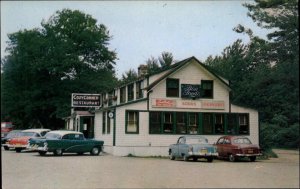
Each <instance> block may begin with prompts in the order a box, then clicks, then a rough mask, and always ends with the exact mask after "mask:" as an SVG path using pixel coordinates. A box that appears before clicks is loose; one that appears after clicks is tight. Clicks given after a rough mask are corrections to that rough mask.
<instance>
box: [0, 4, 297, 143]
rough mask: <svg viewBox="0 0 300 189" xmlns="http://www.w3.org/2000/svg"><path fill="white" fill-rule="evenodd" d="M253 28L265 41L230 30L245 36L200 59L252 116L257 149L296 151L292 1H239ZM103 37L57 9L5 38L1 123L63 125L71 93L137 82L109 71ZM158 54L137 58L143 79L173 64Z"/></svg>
mask: <svg viewBox="0 0 300 189" xmlns="http://www.w3.org/2000/svg"><path fill="white" fill-rule="evenodd" d="M244 6H245V7H246V8H247V9H248V16H250V17H251V18H252V19H253V21H254V22H256V23H257V24H258V26H260V27H262V28H267V29H270V30H269V31H270V33H269V34H268V36H267V37H268V40H264V39H261V38H259V37H258V36H254V35H253V32H252V30H251V29H250V28H245V27H244V26H242V25H238V26H237V27H236V28H234V31H235V32H238V33H244V34H246V35H248V36H249V38H250V42H249V43H247V44H244V43H243V42H242V41H241V40H237V41H235V42H234V43H233V44H231V45H229V46H228V47H226V48H224V50H223V52H222V53H221V55H217V56H209V57H208V58H207V59H206V60H205V61H204V64H206V65H207V66H208V67H209V68H210V69H212V70H213V71H214V72H215V73H217V74H218V75H220V76H222V77H224V78H226V79H228V80H229V81H230V85H231V88H232V89H233V90H232V93H231V96H230V98H231V100H232V102H233V103H234V104H237V105H241V106H245V107H250V108H254V109H256V110H258V111H259V114H260V123H261V125H260V134H261V140H260V142H261V145H262V146H263V147H264V148H268V147H271V146H279V147H280V146H286V147H299V142H300V141H299V36H298V35H299V24H298V1H297V0H277V1H261V0H256V1H255V3H254V4H248V3H246V4H244ZM110 40H111V36H110V34H109V30H108V29H107V28H106V26H104V25H103V24H97V20H96V19H94V18H92V16H90V15H87V14H84V13H83V12H81V11H78V10H74V11H72V10H69V9H63V10H61V11H57V12H56V13H55V14H54V15H53V16H51V17H50V19H49V20H47V21H42V23H41V28H39V29H37V28H35V29H31V30H22V31H18V32H16V33H12V34H9V46H8V48H7V52H8V55H7V56H6V57H5V58H4V59H2V60H1V69H2V72H1V120H2V121H13V122H14V124H15V125H16V127H17V128H31V127H40V126H43V127H47V128H51V129H60V128H63V127H64V121H63V118H65V117H67V116H69V114H70V106H71V104H70V95H71V93H103V92H107V91H109V90H111V89H112V88H114V87H115V86H116V85H118V84H122V83H126V82H129V81H132V80H135V79H137V77H138V74H137V72H136V71H135V70H133V69H129V70H128V71H127V72H125V73H124V74H123V75H122V77H121V79H118V78H117V77H116V74H115V61H116V59H117V54H116V52H115V51H114V50H111V49H109V47H108V45H109V41H110ZM175 62H176V61H175V60H174V57H173V54H172V53H170V52H162V54H161V56H160V57H158V58H154V57H150V58H149V59H147V60H146V61H145V64H146V65H147V69H148V70H147V72H148V74H152V73H155V72H157V71H160V70H163V69H166V68H168V67H170V66H171V65H172V64H174V63H175Z"/></svg>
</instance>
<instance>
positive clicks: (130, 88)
mask: <svg viewBox="0 0 300 189" xmlns="http://www.w3.org/2000/svg"><path fill="white" fill-rule="evenodd" d="M133 86H134V85H133V83H132V84H130V85H128V86H127V96H128V101H132V100H133V99H134V87H133Z"/></svg>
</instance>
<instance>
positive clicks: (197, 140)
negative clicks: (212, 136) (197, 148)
mask: <svg viewBox="0 0 300 189" xmlns="http://www.w3.org/2000/svg"><path fill="white" fill-rule="evenodd" d="M185 143H186V144H207V143H208V140H207V139H206V138H186V142H185Z"/></svg>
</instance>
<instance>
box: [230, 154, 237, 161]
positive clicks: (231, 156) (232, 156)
mask: <svg viewBox="0 0 300 189" xmlns="http://www.w3.org/2000/svg"><path fill="white" fill-rule="evenodd" d="M229 161H231V162H235V161H236V158H235V157H234V155H232V154H230V155H229Z"/></svg>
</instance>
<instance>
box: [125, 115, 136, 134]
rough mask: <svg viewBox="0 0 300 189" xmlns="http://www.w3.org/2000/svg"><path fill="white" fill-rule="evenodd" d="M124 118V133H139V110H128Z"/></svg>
mask: <svg viewBox="0 0 300 189" xmlns="http://www.w3.org/2000/svg"><path fill="white" fill-rule="evenodd" d="M126 118H127V121H126V133H139V112H136V111H128V112H127V116H126Z"/></svg>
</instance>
